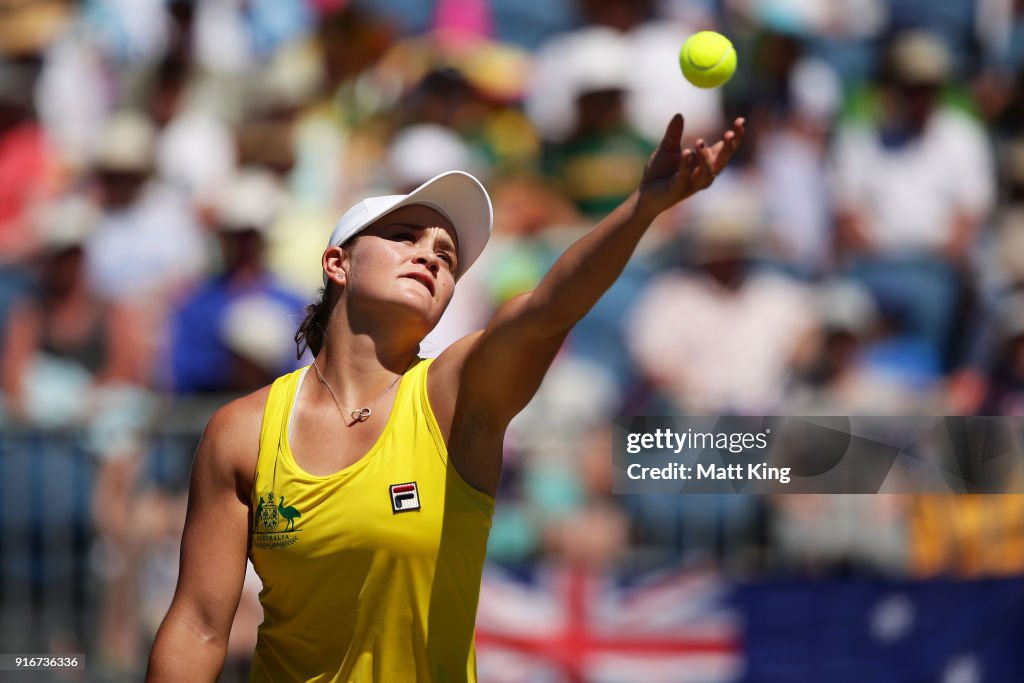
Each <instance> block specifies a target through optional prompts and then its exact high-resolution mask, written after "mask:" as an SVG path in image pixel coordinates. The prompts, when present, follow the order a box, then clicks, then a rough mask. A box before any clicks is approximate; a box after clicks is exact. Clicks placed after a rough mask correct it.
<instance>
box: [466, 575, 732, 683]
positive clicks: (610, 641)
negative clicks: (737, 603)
mask: <svg viewBox="0 0 1024 683" xmlns="http://www.w3.org/2000/svg"><path fill="white" fill-rule="evenodd" d="M727 596H728V592H727V585H726V584H725V583H723V582H722V581H720V580H719V579H718V578H716V577H715V576H714V575H713V574H708V573H697V574H686V573H676V574H672V575H667V576H661V577H657V578H653V579H650V580H646V581H644V582H643V583H637V584H633V585H622V584H618V583H615V582H613V581H611V580H609V579H606V578H603V577H600V576H596V575H593V574H589V573H587V572H586V571H585V570H582V569H579V568H568V567H559V568H549V569H544V570H541V571H539V572H538V574H537V575H536V576H534V577H533V578H532V580H530V581H520V580H516V579H513V578H512V577H511V576H510V575H509V574H507V573H505V572H502V571H501V570H499V569H496V568H493V567H488V569H487V570H486V571H485V572H484V578H483V582H482V586H481V592H480V605H479V608H478V611H477V621H476V645H477V658H478V660H477V669H478V676H479V679H480V681H481V683H613V682H614V683H634V682H636V683H640V682H642V683H697V682H699V683H725V682H727V681H736V680H738V679H739V678H740V677H741V675H742V643H741V641H740V634H741V625H740V618H739V613H738V612H737V611H736V610H735V609H733V608H732V607H730V606H728V605H727V604H726V598H727Z"/></svg>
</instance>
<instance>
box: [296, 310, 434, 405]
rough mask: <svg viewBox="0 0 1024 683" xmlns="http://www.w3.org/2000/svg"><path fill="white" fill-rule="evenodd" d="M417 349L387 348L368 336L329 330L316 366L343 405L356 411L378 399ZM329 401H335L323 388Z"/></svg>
mask: <svg viewBox="0 0 1024 683" xmlns="http://www.w3.org/2000/svg"><path fill="white" fill-rule="evenodd" d="M418 350H419V347H418V345H417V346H412V347H410V346H408V345H405V346H387V345H384V344H381V343H379V342H378V341H375V340H374V339H373V338H372V337H370V336H368V335H365V334H354V333H352V332H351V331H350V330H348V331H347V333H346V332H343V331H339V330H335V329H330V331H329V332H328V334H327V338H326V339H325V340H324V345H323V348H321V349H320V353H319V354H317V356H316V364H317V367H318V368H319V370H320V373H321V374H323V377H324V379H325V380H326V381H327V382H328V384H330V387H331V389H332V390H333V391H334V394H335V395H336V396H337V398H338V401H339V402H340V403H341V406H342V407H343V408H344V409H345V410H346V411H347V410H355V409H358V408H362V407H365V406H367V405H368V404H369V403H370V402H371V401H374V400H376V399H377V397H378V396H379V395H380V393H381V392H383V391H384V389H385V388H386V387H388V386H389V385H390V384H391V383H392V382H394V380H395V378H396V377H398V376H399V375H401V374H402V373H404V372H405V371H406V370H407V369H408V368H409V367H410V366H411V365H412V363H413V361H414V360H415V358H416V353H417V351H418ZM321 388H322V389H323V391H324V393H325V394H327V395H326V396H325V398H326V400H327V401H332V400H333V399H332V398H331V396H330V395H329V394H328V391H327V388H326V387H321Z"/></svg>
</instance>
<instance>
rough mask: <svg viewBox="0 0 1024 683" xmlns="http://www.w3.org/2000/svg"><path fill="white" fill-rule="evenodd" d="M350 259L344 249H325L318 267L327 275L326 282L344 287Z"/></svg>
mask: <svg viewBox="0 0 1024 683" xmlns="http://www.w3.org/2000/svg"><path fill="white" fill-rule="evenodd" d="M350 261H351V258H350V257H349V253H348V251H347V250H346V249H344V248H342V247H327V249H325V250H324V255H323V256H322V257H321V259H320V265H321V266H322V267H323V269H324V272H325V273H327V280H328V281H333V282H334V283H335V284H338V285H342V286H344V284H345V279H346V277H347V275H348V267H349V263H350Z"/></svg>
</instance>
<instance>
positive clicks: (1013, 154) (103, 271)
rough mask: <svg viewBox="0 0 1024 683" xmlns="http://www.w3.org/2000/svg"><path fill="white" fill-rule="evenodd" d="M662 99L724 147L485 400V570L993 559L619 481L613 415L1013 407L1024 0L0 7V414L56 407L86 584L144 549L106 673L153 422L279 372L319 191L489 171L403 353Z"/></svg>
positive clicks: (993, 506)
mask: <svg viewBox="0 0 1024 683" xmlns="http://www.w3.org/2000/svg"><path fill="white" fill-rule="evenodd" d="M702 29H714V30H718V31H721V32H723V33H725V34H726V35H728V36H729V37H730V38H731V39H732V40H733V41H734V43H735V45H736V47H737V51H738V54H739V69H738V71H737V74H736V76H735V78H734V79H733V80H732V81H731V82H730V83H729V84H728V85H726V86H725V87H724V88H722V89H718V90H698V89H696V88H694V87H693V86H691V85H689V84H688V83H687V82H685V81H684V80H683V78H682V75H681V74H680V72H679V67H678V63H677V54H678V49H679V46H680V45H681V44H682V42H683V40H684V39H685V38H686V36H688V35H689V34H691V33H693V32H695V31H697V30H702ZM676 111H680V112H682V113H683V114H684V116H685V117H686V132H685V137H686V141H687V142H690V143H692V142H693V141H694V140H695V139H696V138H697V137H699V136H703V137H708V138H712V137H715V136H717V135H719V134H720V133H721V131H724V130H725V129H726V126H727V121H730V120H731V119H732V118H733V117H735V116H739V115H742V116H744V117H746V119H747V121H748V135H747V139H746V142H745V145H744V147H743V149H742V150H741V152H740V154H739V156H738V157H737V158H736V159H734V160H733V162H732V164H731V165H730V167H729V168H728V169H727V171H726V172H725V173H723V174H722V176H721V177H720V178H718V180H717V181H716V182H715V184H714V186H713V187H712V188H711V189H709V190H708V191H706V192H704V193H702V194H701V195H699V196H698V197H696V198H694V199H693V200H692V201H687V202H684V203H683V204H682V205H680V206H679V207H678V208H677V209H675V210H673V211H671V212H669V213H667V214H665V215H663V216H661V217H660V218H659V219H658V221H657V222H656V223H655V225H654V226H653V227H652V228H651V229H650V231H649V233H648V235H647V236H646V237H645V238H644V240H643V241H642V243H641V245H640V247H639V249H638V252H637V254H636V256H635V257H634V258H633V259H632V261H631V262H630V264H629V266H628V267H627V269H626V271H625V273H624V274H623V276H622V277H621V278H620V279H619V281H618V282H617V283H616V284H615V285H614V286H613V287H612V289H611V290H610V291H609V292H608V293H607V295H606V296H605V297H604V298H603V299H602V300H601V301H600V302H599V303H598V304H597V305H596V306H595V308H594V309H593V310H592V311H591V313H590V314H589V315H588V316H587V317H586V318H585V319H584V320H583V321H582V322H581V323H580V324H579V325H578V326H577V327H576V329H575V330H574V331H573V333H572V335H571V336H570V338H569V340H568V342H567V343H566V345H565V348H564V349H563V351H562V352H561V354H560V355H559V357H558V358H557V359H556V361H555V364H554V366H553V367H552V369H551V371H550V373H549V377H548V379H547V380H546V381H545V384H544V385H543V387H542V389H541V392H540V394H539V395H538V397H537V398H536V400H535V401H534V402H533V403H532V404H531V405H530V407H528V408H527V410H526V411H524V413H523V414H522V415H521V416H519V417H518V418H517V419H516V421H515V422H514V423H513V425H512V428H511V429H510V431H509V436H508V439H507V447H506V448H507V453H506V463H507V474H506V476H505V480H504V484H503V491H502V493H501V494H500V499H499V504H498V507H497V514H496V518H495V523H494V529H493V532H492V537H491V545H490V550H489V552H490V554H491V556H492V558H493V560H494V561H496V562H502V563H507V564H512V565H514V564H517V563H529V562H534V561H536V560H537V559H538V558H543V557H560V558H570V559H572V560H575V561H579V562H583V563H585V564H588V565H591V566H595V567H599V568H602V569H605V570H610V569H613V568H617V567H618V568H621V567H624V566H628V568H629V569H631V570H632V569H637V570H638V569H645V568H650V567H656V566H665V565H678V564H680V563H681V564H683V565H695V564H697V565H707V564H711V565H715V564H720V565H725V568H726V569H729V570H734V571H736V572H737V573H740V574H744V575H752V576H757V575H764V574H765V573H771V572H777V571H791V572H797V573H801V574H805V575H808V574H809V575H815V574H822V573H829V574H832V573H837V572H838V573H843V572H850V571H854V572H868V573H876V572H878V573H895V574H900V575H909V576H921V577H923V576H933V575H937V574H943V573H951V574H954V575H957V576H965V577H967V576H991V575H1008V574H1019V573H1022V572H1024V514H1021V513H1022V512H1024V503H1022V502H1021V501H1020V500H1019V499H1018V497H1016V496H994V497H986V496H961V497H911V496H886V495H880V496H811V495H807V496H780V497H777V498H772V499H761V498H756V497H751V496H709V495H702V496H690V497H684V496H674V497H672V496H649V497H648V496H621V497H616V496H613V495H611V483H610V482H611V462H610V448H611V438H610V431H609V429H610V427H609V423H610V420H611V419H612V418H614V417H615V416H617V415H622V414H649V415H658V414H665V415H668V414H749V415H787V414H788V415H814V414H817V415H853V414H862V415H914V414H918V415H944V414H949V415H1020V414H1021V412H1022V411H1024V3H1021V2H1015V1H1014V0H944V1H943V2H933V1H932V0H858V1H857V2H853V1H850V0H842V1H837V0H548V1H547V2H544V3H526V2H520V1H518V0H436V1H430V0H422V1H421V0H377V1H370V0H367V1H365V2H359V1H356V0H204V1H203V2H199V1H198V0H195V1H192V0H79V1H77V2H76V1H72V0H36V1H35V2H21V1H19V0H0V339H2V342H0V419H2V420H3V425H4V426H3V429H4V430H5V431H10V432H12V433H13V432H15V431H17V430H26V429H28V430H33V429H36V430H44V431H46V430H57V431H61V430H65V431H66V430H71V431H73V432H75V433H76V434H78V435H79V437H80V445H81V448H82V449H83V451H84V452H85V453H88V454H89V456H90V457H92V458H93V459H94V462H95V463H96V468H97V476H96V479H95V484H94V489H93V491H92V504H91V505H92V507H91V509H92V519H93V521H94V524H95V533H96V538H97V545H98V547H100V548H101V549H102V551H101V552H100V557H101V559H100V560H99V561H98V563H97V566H98V567H100V570H99V574H100V575H101V577H102V581H103V582H105V584H104V585H106V586H108V587H113V586H124V585H126V584H125V583H123V582H124V581H126V580H128V579H126V578H125V577H126V576H128V574H129V572H132V571H134V573H135V576H134V577H133V578H131V579H130V580H131V581H134V582H140V583H146V581H144V580H142V579H139V578H138V577H139V576H142V577H149V583H148V584H146V586H147V587H148V588H147V590H149V591H150V592H151V593H154V594H155V595H156V597H153V598H151V601H152V602H153V604H154V605H155V606H151V607H150V609H149V610H148V611H147V610H145V609H142V608H140V607H139V606H138V604H137V603H138V601H139V600H141V601H142V602H143V603H145V599H144V598H130V597H126V595H125V593H126V592H125V591H118V590H113V589H112V588H111V589H108V590H106V591H105V592H104V595H106V596H108V599H107V600H106V602H107V604H106V608H105V610H104V613H105V614H107V615H113V616H109V618H106V619H105V620H104V622H103V626H102V629H105V630H103V632H102V633H103V635H102V639H103V642H104V643H105V646H104V648H105V649H104V651H105V653H106V654H105V656H106V657H108V658H109V659H110V661H113V662H115V663H116V662H121V663H122V664H123V665H124V666H125V667H129V668H130V667H131V666H137V665H138V642H137V640H136V639H137V638H138V637H139V636H138V633H140V632H141V633H143V637H145V635H147V634H148V635H151V634H152V632H153V631H154V630H155V627H156V625H157V624H158V620H159V618H160V617H162V611H161V609H162V608H163V607H165V606H166V604H167V601H169V593H168V591H170V590H173V568H171V567H170V566H169V565H171V564H173V556H174V552H175V551H174V547H175V544H176V534H178V533H180V528H181V522H182V516H181V515H182V514H183V506H182V495H183V494H182V486H181V482H182V481H183V479H182V478H181V477H178V479H177V485H176V486H165V487H160V486H159V485H154V484H153V483H152V482H150V483H149V484H146V483H145V482H146V481H147V480H146V475H145V474H144V473H145V472H146V471H147V466H146V462H147V459H148V458H149V457H150V455H151V453H150V451H151V449H152V439H151V438H150V435H151V434H152V433H154V431H159V430H160V429H161V426H162V425H164V424H165V423H166V422H167V421H168V420H169V419H171V418H170V417H169V416H172V415H180V414H182V411H185V413H187V414H190V415H198V417H197V419H196V420H194V422H195V424H193V430H194V434H195V435H196V437H197V436H198V433H199V431H201V429H202V424H203V420H202V418H203V417H205V415H208V414H209V413H208V412H206V413H203V411H202V410H198V411H193V412H192V413H188V411H187V410H186V408H183V406H188V405H196V404H197V402H198V404H200V405H201V404H202V402H203V401H204V400H205V401H210V400H211V397H213V398H212V400H213V402H214V403H216V402H217V401H222V400H226V399H224V397H226V396H230V395H237V394H239V393H243V392H248V391H251V390H253V389H255V388H258V387H260V386H262V385H263V384H266V383H268V382H269V381H271V380H272V379H273V378H275V377H276V376H278V375H280V374H282V373H284V372H287V371H289V370H291V369H293V368H296V367H298V366H299V365H303V364H306V363H308V362H309V358H308V357H307V358H300V359H296V354H295V347H294V344H293V339H292V338H293V335H294V332H295V328H296V326H297V324H298V322H299V321H300V320H301V319H302V317H303V311H304V308H305V306H306V305H307V304H309V303H311V302H312V301H313V299H314V296H315V295H316V293H317V289H318V287H319V286H320V280H321V279H320V255H321V253H322V250H323V247H324V244H325V241H326V238H327V235H328V234H329V233H330V230H331V228H332V226H333V223H334V221H335V220H336V219H337V217H338V216H339V215H340V213H341V212H342V211H343V210H344V209H345V208H347V207H348V206H349V205H350V204H351V203H352V202H353V201H355V200H357V199H360V198H362V197H365V196H368V195H373V194H390V193H396V192H407V191H408V190H410V189H412V188H414V187H416V186H417V185H419V184H420V183H421V182H423V181H425V180H426V179H428V178H430V177H432V176H433V175H435V174H437V173H439V172H442V171H444V170H449V169H453V168H458V169H463V170H467V171H470V172H472V173H474V174H476V175H477V176H478V177H480V178H481V179H482V180H483V181H484V183H485V185H486V186H487V187H488V189H489V191H490V192H491V195H492V197H493V200H494V205H495V226H494V236H493V238H492V240H491V243H490V244H489V246H488V248H487V250H486V251H485V252H484V254H483V256H482V257H481V259H480V263H478V264H477V265H476V266H475V267H474V268H473V269H472V270H470V271H469V273H468V274H467V276H466V277H465V278H463V279H462V280H461V281H460V285H459V289H458V290H457V292H456V296H455V298H454V300H453V303H452V305H451V307H450V309H449V311H448V313H447V314H446V315H445V318H444V319H443V320H442V322H441V324H440V325H439V327H438V328H437V329H436V330H435V331H434V332H432V333H431V335H430V336H429V337H428V338H427V339H426V340H425V342H424V344H423V346H422V352H423V355H427V356H433V355H436V354H437V353H439V352H440V350H441V349H443V348H444V347H445V346H446V345H447V344H448V343H450V342H451V341H452V340H454V339H456V338H458V337H459V336H461V335H463V334H465V333H467V332H469V331H471V330H474V329H478V328H479V327H481V326H482V325H484V324H485V323H486V321H487V320H488V318H489V316H490V315H491V314H492V313H493V312H494V311H495V310H496V308H497V307H498V306H500V305H501V304H502V303H503V302H504V301H506V300H508V299H509V298H511V297H513V296H515V295H517V294H519V293H521V292H523V291H527V290H529V289H530V288H532V287H533V286H534V285H535V284H536V283H537V282H538V280H539V278H540V277H542V276H543V274H544V273H545V272H546V270H547V269H548V268H549V267H550V265H551V264H552V263H553V262H554V260H555V259H556V258H557V257H558V255H559V254H560V253H561V251H562V250H563V249H564V248H565V247H566V246H567V245H568V244H570V243H571V242H572V240H574V239H575V238H576V237H578V236H579V235H581V234H582V233H583V232H584V231H586V230H587V229H588V228H589V227H590V226H592V225H593V224H594V222H596V221H597V220H599V219H600V218H602V217H603V216H604V215H605V214H606V213H607V212H608V211H609V210H610V209H612V208H613V207H614V206H616V205H617V204H618V203H619V202H620V201H622V200H623V199H624V198H625V197H627V196H628V195H629V193H630V192H631V191H632V190H633V189H634V188H635V187H636V185H637V183H638V181H639V179H640V177H641V174H642V171H643V167H644V163H645V161H646V159H647V157H648V155H649V154H650V152H651V151H652V150H653V148H654V146H655V145H656V144H657V141H658V140H659V139H660V136H661V134H662V132H663V130H664V126H665V124H666V123H667V122H668V120H669V118H670V116H671V115H672V113H674V112H676ZM190 402H191V403H190ZM191 446H193V447H194V442H193V443H192V444H191ZM178 460H179V461H180V462H176V463H175V464H174V465H173V467H176V468H178V469H183V470H184V471H185V472H186V476H187V469H188V466H189V464H190V461H191V453H190V452H189V451H188V450H183V451H182V453H180V457H179V458H178ZM168 548H170V550H168ZM161 553H162V554H161ZM154 558H157V559H159V558H163V559H164V560H166V561H164V562H163V564H162V565H161V566H157V565H158V564H159V563H158V562H156V561H155V560H154ZM167 558H170V559H169V560H168V559H167ZM164 565H167V566H164ZM146 567H149V569H148V570H147V569H146ZM168 573H170V575H169V576H165V575H166V574H168ZM127 585H130V584H127ZM140 590H141V589H140ZM128 592H129V593H130V591H128ZM248 595H249V597H250V598H251V597H252V594H251V593H250V594H248ZM246 605H249V607H250V608H251V605H252V602H251V600H250V602H248V603H246V602H245V601H243V608H242V615H243V616H244V615H245V610H246V609H247V607H246ZM129 612H131V613H133V614H142V615H143V616H142V617H141V619H142V622H143V623H141V624H140V623H137V622H135V621H132V620H131V619H127V618H126V617H125V614H127V613H129ZM250 618H251V619H253V620H255V623H258V621H259V614H258V605H256V608H255V611H253V610H250ZM126 624H127V626H126ZM239 652H240V653H241V655H240V656H241V657H243V658H244V657H245V656H247V655H248V654H249V653H251V643H249V642H243V643H242V644H241V645H240V646H239Z"/></svg>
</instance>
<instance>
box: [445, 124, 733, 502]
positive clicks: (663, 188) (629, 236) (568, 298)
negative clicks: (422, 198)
mask: <svg viewBox="0 0 1024 683" xmlns="http://www.w3.org/2000/svg"><path fill="white" fill-rule="evenodd" d="M743 132H744V121H743V119H737V120H736V121H735V122H734V124H733V126H732V129H731V130H729V131H727V132H726V133H725V135H724V136H723V137H722V139H721V140H720V141H718V142H717V143H715V144H714V145H708V144H707V143H706V142H705V141H704V140H701V139H699V140H697V145H696V149H683V148H682V144H681V139H682V134H683V117H682V116H680V115H678V114H677V115H675V116H674V117H673V118H672V120H671V121H670V122H669V124H668V127H667V129H666V131H665V136H664V138H663V139H662V141H661V143H660V144H659V146H658V149H656V150H655V151H654V153H653V154H652V155H651V158H650V160H649V161H648V163H647V168H646V169H645V171H644V176H643V180H642V181H641V183H640V187H638V188H637V190H636V191H635V192H634V193H633V194H632V195H631V196H630V197H629V198H628V199H626V201H624V202H623V203H622V204H621V205H620V206H619V207H618V208H616V209H615V210H614V211H612V212H611V213H610V214H609V215H608V216H607V217H606V218H604V220H602V221H601V222H600V223H598V224H597V225H596V226H595V227H594V228H593V229H592V230H591V231H590V232H588V233H587V234H586V235H584V236H583V237H581V238H580V239H579V240H577V241H576V242H575V243H574V244H572V246H570V247H569V249H567V250H566V252H565V253H564V254H563V255H562V256H561V257H560V258H559V259H558V261H557V262H555V264H554V265H553V266H552V267H551V270H550V271H548V273H547V275H545V277H544V278H543V280H541V282H540V284H539V285H538V286H537V288H536V289H535V290H534V291H532V292H529V293H527V294H523V295H521V296H519V297H516V298H515V299H512V300H511V301H509V302H508V303H506V304H505V305H504V306H503V307H502V308H501V309H500V310H499V311H498V312H497V313H496V314H495V316H494V318H493V319H492V320H491V321H490V323H489V324H488V325H487V327H486V328H485V329H484V330H482V331H481V332H477V333H474V334H472V335H469V336H468V337H466V338H464V339H461V340H459V341H458V342H456V343H455V344H453V345H452V346H451V347H449V348H448V349H446V350H445V352H444V353H442V354H441V356H440V357H439V358H438V360H437V362H436V363H435V367H434V368H432V372H433V374H434V376H435V379H432V393H433V394H435V395H438V396H441V397H444V398H445V399H447V401H448V402H450V403H451V404H452V405H454V406H455V408H454V409H453V411H452V416H451V417H452V419H453V423H452V424H453V427H452V428H453V430H455V431H460V430H461V431H463V432H465V431H470V432H481V433H489V434H492V435H493V436H494V437H495V438H500V435H501V434H503V433H504V430H505V427H506V426H507V425H508V422H509V421H510V420H511V419H512V418H513V417H514V416H515V415H516V414H517V413H518V412H519V411H520V410H522V409H523V407H525V406H526V404H527V403H528V402H529V401H530V399H531V398H533V395H534V394H535V393H536V391H537V388H538V387H539V386H540V383H541V380H542V379H543V377H544V374H545V373H546V372H547V369H548V367H549V366H550V364H551V361H552V360H553V359H554V357H555V354H556V353H557V352H558V349H559V348H560V347H561V345H562V342H563V340H564V339H565V336H566V335H567V334H568V332H569V330H570V329H571V328H572V326H573V325H575V324H576V322H577V321H579V320H580V318H582V317H583V316H584V315H586V313H587V311H589V310H590V309H591V307H593V305H594V304H595V303H596V302H597V300H598V299H600V298H601V295H602V294H604V292H605V291H606V290H607V289H608V288H609V287H611V285H612V283H614V282H615V280H616V278H618V277H619V275H620V274H621V273H622V271H623V269H624V268H625V266H626V263H627V261H629V258H630V256H632V254H633V251H634V249H635V248H636V245H637V243H638V242H639V241H640V238H641V237H642V236H643V234H644V232H645V231H646V230H647V228H648V227H649V226H650V224H651V222H652V221H653V220H654V218H655V217H656V216H657V215H658V214H660V213H661V212H662V211H665V210H666V209H668V208H669V207H671V206H673V205H675V204H677V203H678V202H680V201H682V200H683V199H686V198H687V197H689V196H690V195H693V194H695V193H696V192H699V191H700V190H703V189H704V188H706V187H708V186H709V185H711V183H712V182H713V180H714V178H715V176H717V175H718V174H719V173H720V172H721V171H722V169H724V168H725V166H726V164H728V163H729V160H730V159H731V158H732V156H733V154H734V153H735V152H736V150H737V149H738V148H739V146H740V143H741V142H742V140H743ZM442 412H444V411H443V409H442ZM439 419H441V417H440V416H439ZM456 457H458V456H457V454H456ZM479 466H480V463H478V462H477V463H473V464H472V468H473V469H476V468H477V467H479ZM483 467H484V469H486V470H487V471H485V472H482V473H473V472H470V476H468V477H467V478H468V479H470V480H471V483H474V484H476V485H478V487H479V488H482V489H484V490H487V491H490V492H493V490H496V488H497V479H498V471H499V470H500V463H496V464H494V463H486V464H484V465H483ZM460 469H462V471H463V474H464V475H465V474H466V472H467V471H468V468H465V469H463V468H460ZM474 480H475V481H474Z"/></svg>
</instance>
